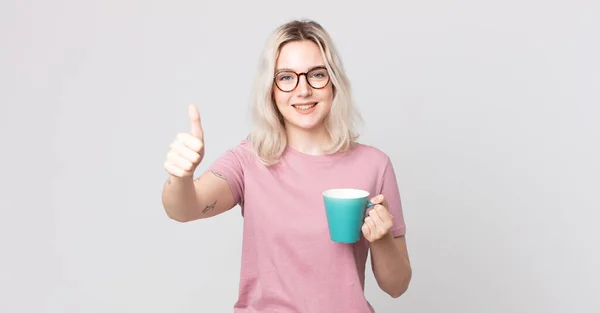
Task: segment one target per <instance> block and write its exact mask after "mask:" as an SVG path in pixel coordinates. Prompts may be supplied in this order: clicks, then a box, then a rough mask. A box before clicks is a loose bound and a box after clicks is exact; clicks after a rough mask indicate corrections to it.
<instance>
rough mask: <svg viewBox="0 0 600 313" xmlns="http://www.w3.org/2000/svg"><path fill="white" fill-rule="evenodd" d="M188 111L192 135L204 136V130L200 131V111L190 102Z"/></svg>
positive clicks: (200, 137) (199, 137)
mask: <svg viewBox="0 0 600 313" xmlns="http://www.w3.org/2000/svg"><path fill="white" fill-rule="evenodd" d="M188 112H189V115H190V125H191V133H192V136H194V137H196V138H198V139H202V138H203V137H204V132H203V131H202V123H201V122H200V113H199V112H198V108H196V106H195V105H193V104H190V106H189V108H188Z"/></svg>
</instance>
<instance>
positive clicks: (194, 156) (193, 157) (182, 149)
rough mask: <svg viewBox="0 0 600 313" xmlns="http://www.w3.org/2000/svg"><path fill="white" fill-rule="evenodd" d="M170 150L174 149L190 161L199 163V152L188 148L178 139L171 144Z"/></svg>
mask: <svg viewBox="0 0 600 313" xmlns="http://www.w3.org/2000/svg"><path fill="white" fill-rule="evenodd" d="M171 151H174V152H175V153H177V154H178V155H179V156H181V157H182V158H184V159H186V160H188V161H190V162H192V163H199V162H200V157H201V155H200V153H198V152H196V151H194V150H192V149H190V148H189V147H188V146H186V145H184V144H183V143H181V142H179V141H175V142H173V143H172V144H171Z"/></svg>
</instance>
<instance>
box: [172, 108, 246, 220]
mask: <svg viewBox="0 0 600 313" xmlns="http://www.w3.org/2000/svg"><path fill="white" fill-rule="evenodd" d="M188 111H189V112H188V113H189V116H190V124H191V131H190V132H189V133H180V134H179V135H178V136H177V137H176V138H175V140H174V141H173V142H172V143H171V145H170V149H169V152H168V153H167V159H166V160H165V164H164V166H165V169H166V170H167V172H168V173H169V174H170V175H169V178H168V179H167V182H166V183H165V186H164V188H163V192H162V204H163V207H164V208H165V211H166V212H167V215H168V216H169V217H170V218H172V219H174V220H176V221H179V222H188V221H192V220H196V219H200V218H206V217H210V216H215V215H217V214H220V213H223V212H225V211H227V210H229V209H231V208H233V207H234V206H235V205H236V202H237V201H235V198H234V194H233V191H232V190H231V188H230V185H229V184H228V182H227V181H226V180H225V179H224V177H223V175H221V174H220V173H219V170H218V169H217V170H215V169H213V170H212V171H207V172H206V173H204V174H203V175H202V176H200V177H199V178H197V179H195V180H194V179H193V175H194V171H195V170H196V167H197V166H198V165H199V164H200V162H201V161H202V158H203V156H204V131H203V130H202V124H201V121H200V113H199V112H198V109H197V108H196V107H195V106H194V105H190V106H189V110H188ZM231 160H235V158H230V159H222V160H220V161H221V167H220V168H221V169H227V168H228V167H223V163H224V164H225V165H227V164H228V163H232V162H231ZM236 164H239V163H236ZM217 168H219V167H218V166H217ZM229 168H230V167H229ZM237 169H240V167H237ZM232 172H233V173H235V172H236V171H235V170H233V171H232V170H229V173H232Z"/></svg>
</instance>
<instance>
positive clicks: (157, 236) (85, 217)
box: [0, 0, 600, 313]
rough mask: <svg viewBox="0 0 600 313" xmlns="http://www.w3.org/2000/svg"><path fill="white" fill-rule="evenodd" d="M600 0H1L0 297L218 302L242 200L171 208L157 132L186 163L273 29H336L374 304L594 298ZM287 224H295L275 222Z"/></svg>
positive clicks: (234, 114)
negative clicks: (394, 203) (217, 209)
mask: <svg viewBox="0 0 600 313" xmlns="http://www.w3.org/2000/svg"><path fill="white" fill-rule="evenodd" d="M599 12H600V6H599V4H598V2H597V1H534V0H523V1H496V2H489V1H474V0H471V1H412V2H410V1H400V2H391V1H390V2H381V3H379V2H377V1H368V2H366V3H365V2H356V3H355V4H349V3H348V2H347V1H344V2H342V1H339V2H338V1H331V2H329V1H296V2H280V1H246V2H241V1H240V2H239V3H237V4H235V3H229V2H217V1H211V2H205V1H132V0H120V1H94V2H92V1H74V0H59V1H16V0H8V1H6V0H4V1H2V3H1V4H0V39H1V41H0V42H1V43H2V49H1V50H0V83H1V86H0V103H1V110H0V122H1V129H0V130H1V132H0V138H1V143H2V153H1V155H0V158H1V162H0V167H1V170H2V174H3V179H2V188H1V190H0V193H1V195H0V201H1V202H0V207H1V208H2V215H1V219H0V247H1V249H2V254H1V258H0V312H6V313H9V312H10V313H14V312H40V313H41V312H56V313H81V312H85V313H96V312H98V313H106V312H146V313H158V312H170V313H175V312H232V306H233V304H234V302H235V300H236V297H237V288H238V279H239V276H238V275H239V266H240V248H241V234H242V217H241V216H240V211H239V207H236V208H234V209H233V210H231V211H229V212H227V213H225V214H223V215H220V216H218V217H215V218H211V219H207V220H201V221H196V222H191V223H186V224H181V223H177V222H175V221H172V220H170V219H168V218H167V216H166V214H165V212H164V210H163V208H162V204H161V191H162V187H163V183H164V181H165V179H166V177H167V174H166V172H165V170H164V169H163V162H164V159H165V156H166V153H167V151H168V145H169V143H170V142H171V140H173V139H174V137H175V135H176V134H177V133H178V132H181V131H189V123H188V117H187V105H188V104H189V103H191V102H194V103H196V104H197V105H198V108H199V110H200V113H201V116H202V120H203V126H204V130H205V134H206V135H205V139H206V153H207V154H206V157H205V159H204V162H203V163H202V164H201V165H200V167H199V168H198V170H197V173H201V172H202V171H203V170H204V169H205V168H206V167H207V165H208V164H210V162H212V161H214V160H215V159H216V158H217V157H218V156H219V155H221V153H223V152H224V151H225V150H226V149H229V148H231V147H233V146H234V145H236V144H237V143H239V141H240V140H242V139H243V138H244V137H245V136H246V134H247V131H248V129H249V116H248V103H249V93H250V87H251V84H252V78H253V75H254V71H255V69H256V67H257V63H258V57H259V54H260V51H261V49H262V47H263V44H264V42H265V41H266V38H267V36H268V35H269V33H270V32H271V31H272V30H273V29H274V28H275V27H277V26H278V25H279V24H281V23H284V22H287V21H289V20H291V19H293V18H311V19H315V20H317V21H318V22H320V23H321V24H322V25H323V26H324V27H325V28H326V29H327V30H328V31H329V32H330V33H331V35H332V36H333V38H334V40H335V43H336V44H337V48H338V49H339V51H340V53H341V56H342V60H343V62H344V65H345V67H346V69H347V72H348V75H349V76H350V79H351V81H352V84H353V92H354V95H355V100H356V103H357V105H358V107H359V108H360V110H361V112H362V114H363V117H364V120H365V126H364V128H363V132H362V137H361V142H363V143H366V144H370V145H374V146H376V147H378V148H380V149H382V150H383V151H385V152H386V153H388V154H389V155H390V157H391V158H392V161H393V164H394V166H395V168H396V172H397V175H398V177H397V178H398V181H399V185H400V192H401V195H402V200H403V205H404V212H405V218H406V222H407V226H408V228H407V229H408V232H407V237H406V238H407V242H408V247H409V253H410V257H411V261H412V266H413V280H412V283H411V286H410V288H409V290H408V292H407V293H405V294H404V295H403V296H402V297H400V298H398V299H392V298H390V297H389V296H387V295H386V294H385V293H383V292H382V291H381V290H380V289H379V288H378V287H377V285H376V283H375V280H374V278H373V276H372V273H371V271H370V269H369V270H368V273H367V276H368V279H367V283H366V296H367V297H368V299H369V301H370V302H371V303H372V304H373V306H374V307H375V308H376V310H377V312H382V313H383V312H461V313H480V312H486V313H496V312H498V313H506V312H544V313H558V312H578V313H579V312H600V299H599V298H600V270H599V269H598V265H599V263H600V253H599V252H598V251H599V249H598V246H600V244H599V243H600V238H599V237H600V236H599V231H598V227H597V224H598V222H599V220H600V216H599V214H598V209H599V208H600V205H599V201H598V195H597V191H598V189H599V187H600V183H599V180H600V179H599V177H600V168H599V165H598V160H599V157H600V153H599V152H600V147H599V143H598V142H599V141H600V126H599V125H598V124H599V123H598V121H599V117H600V101H599V100H600V97H599V94H600V88H599V86H600V62H599V61H598V59H599V58H598V56H599V55H600V40H599V38H600V35H599V34H598V30H599V29H600V22H599V21H600V14H599ZM290 222H291V221H290Z"/></svg>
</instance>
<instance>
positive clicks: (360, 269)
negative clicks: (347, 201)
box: [207, 140, 406, 313]
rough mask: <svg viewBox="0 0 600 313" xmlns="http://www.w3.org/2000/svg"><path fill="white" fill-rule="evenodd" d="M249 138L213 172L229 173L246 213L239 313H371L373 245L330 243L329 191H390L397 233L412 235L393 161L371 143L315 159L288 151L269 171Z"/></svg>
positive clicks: (214, 166)
mask: <svg viewBox="0 0 600 313" xmlns="http://www.w3.org/2000/svg"><path fill="white" fill-rule="evenodd" d="M251 149H252V148H251V146H250V144H249V142H248V141H247V140H243V141H242V142H241V143H240V144H239V145H237V146H236V147H234V148H233V149H231V150H228V151H227V152H226V153H224V154H223V155H222V156H221V157H220V158H218V159H217V161H216V162H215V163H213V164H212V165H211V166H210V167H209V168H208V169H207V170H208V171H216V172H218V173H220V174H221V175H223V177H224V178H225V179H226V180H227V182H228V183H229V185H230V187H231V190H232V192H233V196H234V198H235V200H236V201H237V203H239V204H240V207H241V208H242V215H243V217H244V230H243V242H242V262H241V275H240V286H239V295H238V301H237V302H236V303H235V306H234V312H235V313H250V312H252V313H258V312H260V313H263V312H264V313H267V312H268V313H271V312H273V313H288V312H289V313H292V312H293V313H299V312H301V313H338V312H339V313H369V312H374V310H373V307H372V306H371V305H370V304H369V302H368V301H367V300H366V299H365V296H364V278H365V262H366V259H367V254H368V249H369V242H368V241H366V240H365V239H364V238H363V237H362V236H361V239H360V241H359V242H357V243H355V244H344V243H336V242H333V241H331V239H330V238H329V232H328V228H327V220H326V215H325V208H324V204H323V196H322V192H323V191H324V190H326V189H330V188H357V189H363V190H367V191H369V192H370V193H371V197H373V196H375V195H378V194H380V193H381V194H383V195H384V196H385V198H386V200H387V202H388V204H389V210H390V212H391V214H392V215H393V216H394V226H393V228H392V233H393V235H394V236H402V235H404V234H405V230H406V228H405V224H404V217H403V214H402V206H401V203H400V194H399V191H398V186H397V183H396V177H395V174H394V169H393V167H392V163H391V162H390V159H389V157H388V156H387V155H386V154H385V153H383V152H382V151H380V150H378V149H376V148H373V147H371V146H367V145H363V144H359V145H357V147H356V148H355V149H353V150H352V151H349V152H346V153H338V154H335V155H322V156H313V155H308V154H304V153H301V152H299V151H297V150H294V149H293V148H291V147H289V146H288V147H287V148H286V150H285V152H284V154H283V156H282V158H281V161H280V163H278V164H276V165H274V166H271V167H266V166H264V165H262V164H261V163H260V162H259V161H258V160H257V159H255V158H254V156H253V153H252V150H251Z"/></svg>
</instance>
